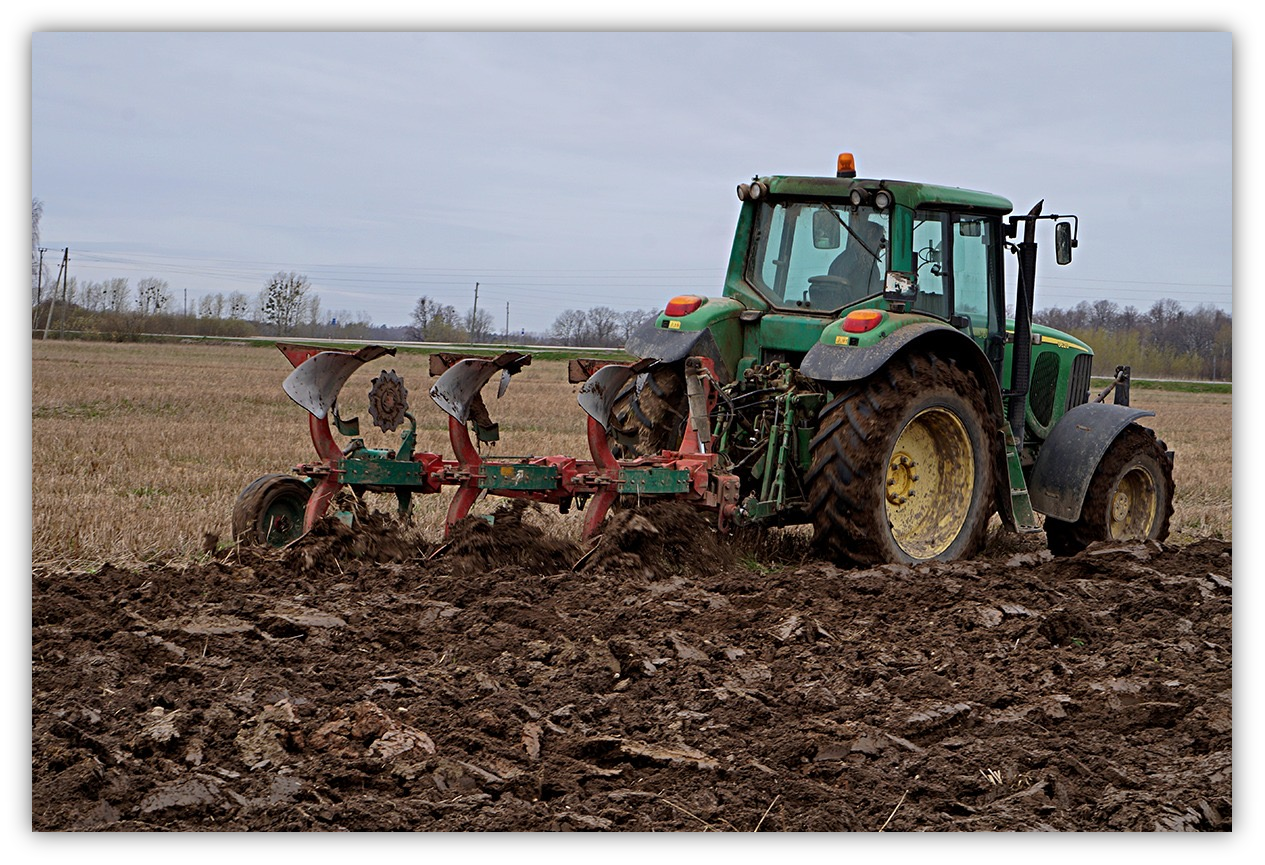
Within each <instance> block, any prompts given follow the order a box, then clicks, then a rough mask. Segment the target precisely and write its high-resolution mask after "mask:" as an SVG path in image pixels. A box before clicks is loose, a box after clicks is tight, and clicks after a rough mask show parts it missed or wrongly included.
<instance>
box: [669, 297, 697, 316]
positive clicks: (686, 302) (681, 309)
mask: <svg viewBox="0 0 1265 865" xmlns="http://www.w3.org/2000/svg"><path fill="white" fill-rule="evenodd" d="M702 305H703V299H702V298H701V297H697V296H695V295H693V294H682V295H678V296H676V297H674V298H672V299H671V300H669V301H668V305H667V308H666V309H664V310H663V314H664V315H670V316H672V317H673V318H680V317H681V316H683V315H689V314H690V313H691V312H693V311H694V310H696V309H698V308H699V307H700V306H702Z"/></svg>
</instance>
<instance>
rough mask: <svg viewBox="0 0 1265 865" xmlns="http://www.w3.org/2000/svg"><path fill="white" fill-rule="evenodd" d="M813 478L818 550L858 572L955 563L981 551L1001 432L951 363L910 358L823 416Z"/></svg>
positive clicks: (972, 385) (977, 390) (811, 503)
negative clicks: (864, 567)
mask: <svg viewBox="0 0 1265 865" xmlns="http://www.w3.org/2000/svg"><path fill="white" fill-rule="evenodd" d="M820 417H821V425H820V427H819V429H818V433H817V435H816V436H815V437H814V438H813V440H812V443H811V448H812V466H811V468H810V469H809V472H808V474H807V476H806V478H805V480H806V482H807V484H808V509H809V513H810V514H811V515H812V519H813V528H814V529H815V542H816V544H817V545H818V546H819V547H820V548H821V549H822V550H823V551H824V552H826V553H827V554H828V555H830V556H832V557H833V558H836V559H841V560H846V561H852V562H856V563H858V564H877V563H886V562H906V563H910V562H918V561H927V560H930V559H937V560H952V559H958V558H965V557H969V556H972V555H974V554H975V553H977V552H978V551H979V550H980V548H981V547H982V546H983V543H984V538H985V533H986V531H987V529H988V520H989V517H990V516H991V515H992V512H993V507H994V504H993V485H994V474H993V472H994V454H993V449H994V447H995V446H996V445H995V441H996V437H995V436H994V435H992V431H993V429H994V427H995V426H996V424H995V423H993V422H992V421H991V420H990V417H989V412H988V407H987V405H986V403H985V402H984V398H983V394H982V391H981V387H980V385H979V383H978V381H977V380H976V379H975V378H974V377H973V376H971V375H970V374H968V373H967V372H966V371H965V370H963V369H961V368H960V367H959V366H958V365H957V363H956V362H955V361H953V360H948V361H945V360H941V359H939V358H938V357H936V356H935V355H933V354H927V355H919V354H910V355H906V356H903V357H897V358H894V359H893V360H892V361H891V362H889V363H888V365H887V366H886V367H885V368H884V369H882V370H880V371H879V372H877V373H875V374H874V375H872V376H870V377H869V378H867V379H863V380H862V381H860V382H857V383H855V384H853V385H852V386H850V387H849V388H848V389H847V390H845V391H844V392H843V393H842V394H841V395H839V396H838V397H837V398H836V399H834V400H832V401H831V402H830V403H829V404H828V405H827V406H826V407H825V408H824V409H823V410H822V412H821V416H820Z"/></svg>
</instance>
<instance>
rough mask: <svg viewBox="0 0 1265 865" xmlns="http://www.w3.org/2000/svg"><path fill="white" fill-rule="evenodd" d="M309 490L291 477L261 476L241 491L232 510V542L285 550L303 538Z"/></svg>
mask: <svg viewBox="0 0 1265 865" xmlns="http://www.w3.org/2000/svg"><path fill="white" fill-rule="evenodd" d="M311 497H312V489H311V487H309V486H308V485H307V484H305V483H303V481H301V480H299V479H298V478H296V477H294V476H293V475H279V474H278V475H264V476H263V477H261V478H257V479H255V480H254V481H252V482H251V483H250V484H249V485H247V487H246V489H244V490H242V492H241V495H239V496H238V497H237V503H236V504H235V505H234V506H233V539H234V540H236V541H240V542H242V543H246V544H266V545H268V546H272V547H284V546H285V545H286V544H288V543H290V542H291V541H293V540H294V539H295V538H298V537H300V536H301V535H302V534H303V516H304V512H305V511H306V510H307V500H308V499H310V498H311Z"/></svg>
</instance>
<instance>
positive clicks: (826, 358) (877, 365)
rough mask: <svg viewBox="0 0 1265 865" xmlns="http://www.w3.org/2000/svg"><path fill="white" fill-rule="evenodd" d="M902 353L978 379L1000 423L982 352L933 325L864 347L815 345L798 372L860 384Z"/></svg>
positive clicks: (998, 393)
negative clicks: (930, 358)
mask: <svg viewBox="0 0 1265 865" xmlns="http://www.w3.org/2000/svg"><path fill="white" fill-rule="evenodd" d="M905 350H908V351H909V352H910V353H911V354H912V353H917V354H932V353H934V354H936V355H937V356H939V357H940V358H942V359H944V360H948V359H949V358H953V359H954V360H956V361H957V362H958V364H959V365H961V366H962V367H963V368H964V369H966V370H967V371H969V372H971V373H973V374H974V375H975V377H976V378H977V379H978V380H979V382H980V386H981V387H982V388H983V390H984V401H985V402H986V403H987V404H988V410H989V411H990V412H991V413H992V414H993V415H994V417H996V418H997V419H998V420H999V421H1000V420H1001V417H1002V404H1001V389H1000V388H999V387H998V385H997V376H996V375H994V374H993V367H992V365H991V364H989V362H988V358H987V357H986V356H985V355H984V352H983V351H982V350H981V349H980V347H979V346H978V345H977V344H976V343H975V340H973V339H971V338H970V337H969V336H967V335H966V334H964V333H962V332H961V331H959V330H956V329H954V328H952V327H949V326H947V325H943V324H938V323H935V322H922V323H919V324H911V325H909V326H907V327H902V328H901V329H900V330H897V331H896V332H895V333H893V334H891V335H890V336H888V337H887V338H886V339H883V340H880V341H879V342H876V343H874V344H873V345H868V346H862V345H856V346H843V345H831V344H830V343H825V342H819V343H817V344H816V345H814V346H813V347H812V348H811V349H809V350H808V354H806V355H804V362H803V363H801V364H800V367H799V371H800V372H802V373H803V374H804V375H806V376H808V377H809V378H814V379H816V380H818V381H822V382H840V383H842V382H850V381H860V380H861V379H863V378H865V377H867V376H870V375H873V374H874V373H876V372H878V371H879V370H880V369H882V368H883V366H884V365H885V364H886V363H887V362H888V361H889V360H891V359H892V358H893V357H895V356H896V355H897V354H898V353H900V352H902V351H905Z"/></svg>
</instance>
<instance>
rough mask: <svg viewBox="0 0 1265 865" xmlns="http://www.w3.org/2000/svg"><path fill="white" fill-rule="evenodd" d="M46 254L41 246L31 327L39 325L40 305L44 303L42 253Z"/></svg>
mask: <svg viewBox="0 0 1265 865" xmlns="http://www.w3.org/2000/svg"><path fill="white" fill-rule="evenodd" d="M46 252H48V250H47V249H45V248H44V247H42V246H41V247H40V263H39V272H38V273H36V274H35V314H34V315H33V316H32V317H31V326H32V327H35V326H37V325H38V324H39V321H40V304H41V303H43V302H44V253H46Z"/></svg>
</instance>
